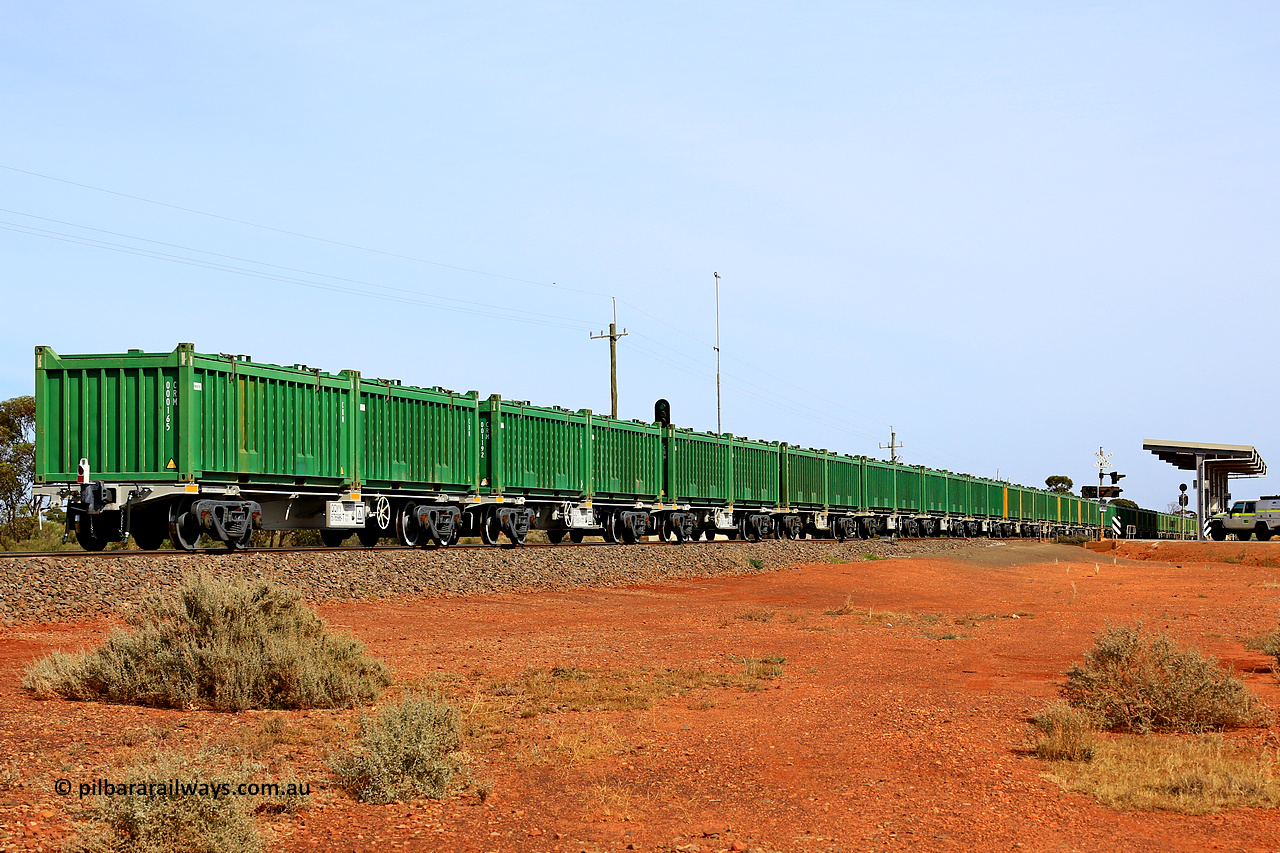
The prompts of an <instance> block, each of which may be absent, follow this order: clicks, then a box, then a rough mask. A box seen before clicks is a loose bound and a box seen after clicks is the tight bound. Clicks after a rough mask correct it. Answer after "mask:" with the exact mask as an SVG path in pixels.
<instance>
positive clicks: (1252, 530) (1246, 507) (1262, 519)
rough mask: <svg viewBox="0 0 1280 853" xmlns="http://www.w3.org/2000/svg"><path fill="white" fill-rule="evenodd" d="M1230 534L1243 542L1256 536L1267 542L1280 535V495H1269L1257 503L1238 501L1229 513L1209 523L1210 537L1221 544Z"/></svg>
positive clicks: (1220, 514) (1259, 499)
mask: <svg viewBox="0 0 1280 853" xmlns="http://www.w3.org/2000/svg"><path fill="white" fill-rule="evenodd" d="M1228 533H1233V534H1235V537H1236V538H1237V539H1239V540H1240V541H1241V542H1244V541H1246V540H1248V539H1249V538H1250V537H1252V536H1254V535H1255V534H1256V535H1257V537H1258V540H1259V541H1260V542H1266V541H1267V540H1268V539H1270V538H1271V535H1272V534H1273V533H1280V495H1268V496H1265V497H1261V498H1258V499H1257V500H1256V501H1236V502H1235V503H1234V504H1232V505H1231V509H1230V510H1229V511H1228V512H1220V513H1218V514H1217V515H1215V516H1214V517H1213V519H1212V520H1211V521H1210V522H1209V535H1210V536H1211V537H1212V538H1213V539H1215V540H1217V541H1218V542H1221V541H1222V540H1223V539H1226V538H1227V534H1228Z"/></svg>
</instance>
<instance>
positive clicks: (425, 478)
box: [356, 379, 480, 492]
mask: <svg viewBox="0 0 1280 853" xmlns="http://www.w3.org/2000/svg"><path fill="white" fill-rule="evenodd" d="M359 388H360V397H359V402H358V404H357V405H358V409H359V411H358V423H359V433H358V435H357V439H356V446H357V448H359V455H360V479H361V481H362V483H363V486H364V487H365V488H370V489H383V488H389V487H391V486H392V485H393V484H398V485H400V486H403V487H408V488H422V489H438V490H441V491H455V492H474V491H476V489H477V484H478V482H479V462H480V450H479V445H480V416H479V409H480V402H479V400H478V399H477V396H476V392H474V391H469V392H468V393H466V394H455V393H452V392H448V391H441V390H439V389H430V388H415V387H412V386H406V385H396V384H392V383H388V382H383V381H379V380H370V379H363V380H360V384H359Z"/></svg>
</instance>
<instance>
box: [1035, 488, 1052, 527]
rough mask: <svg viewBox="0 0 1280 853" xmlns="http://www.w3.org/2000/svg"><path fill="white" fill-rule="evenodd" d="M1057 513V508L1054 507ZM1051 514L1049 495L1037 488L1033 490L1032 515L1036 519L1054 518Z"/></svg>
mask: <svg viewBox="0 0 1280 853" xmlns="http://www.w3.org/2000/svg"><path fill="white" fill-rule="evenodd" d="M1056 515H1057V509H1056V508H1055V509H1054V516H1056ZM1054 516H1051V515H1050V514H1049V495H1048V494H1046V493H1045V492H1042V491H1040V490H1039V489H1036V490H1034V491H1032V492H1031V517H1032V518H1033V519H1035V520H1036V521H1048V520H1049V519H1051V518H1053V517H1054Z"/></svg>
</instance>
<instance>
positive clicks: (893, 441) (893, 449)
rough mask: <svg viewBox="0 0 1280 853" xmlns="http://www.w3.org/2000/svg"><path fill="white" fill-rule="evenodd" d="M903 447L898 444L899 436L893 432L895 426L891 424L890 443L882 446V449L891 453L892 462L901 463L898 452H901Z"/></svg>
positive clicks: (890, 459)
mask: <svg viewBox="0 0 1280 853" xmlns="http://www.w3.org/2000/svg"><path fill="white" fill-rule="evenodd" d="M902 447H903V445H901V444H899V443H898V434H897V433H896V432H894V431H893V425H892V424H890V426H889V443H888V444H882V445H880V449H881V450H887V451H889V461H890V462H901V461H902V460H901V459H900V458H899V457H898V451H899V450H901V449H902Z"/></svg>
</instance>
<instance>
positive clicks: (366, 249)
mask: <svg viewBox="0 0 1280 853" xmlns="http://www.w3.org/2000/svg"><path fill="white" fill-rule="evenodd" d="M0 169H7V170H8V171H10V172H17V173H18V174H22V175H31V176H32V177H35V178H43V179H44V180H46V181H56V182H58V183H60V184H66V185H68V186H72V187H80V188H81V189H86V190H93V191H94V192H100V193H106V194H108V195H114V196H118V197H120V198H127V199H130V200H132V201H140V202H144V203H146V204H154V205H157V206H159V207H167V208H169V209H170V210H180V211H182V212H183V213H194V214H195V215H197V216H207V217H209V218H210V219H219V220H221V221H223V222H232V223H235V224H236V225H247V226H249V227H250V228H261V229H262V230H264V231H274V232H275V233H277V234H287V235H288V236H290V237H301V238H302V239H304V240H315V241H316V242H319V243H328V244H330V245H332V246H341V247H343V248H345V249H356V250H358V251H361V252H372V253H373V254H375V255H384V256H386V257H388V258H399V259H400V260H404V261H413V262H415V263H419V264H430V265H431V266H435V267H441V268H442V269H450V270H457V271H458V272H467V273H472V274H474V275H483V276H488V277H489V278H500V279H504V280H506V281H514V282H518V283H520V284H533V285H537V286H538V287H549V288H554V289H556V290H566V291H569V292H571V293H582V294H585V295H588V296H602V295H603V294H600V293H596V292H594V291H590V290H579V289H577V288H573V287H566V286H565V285H562V284H557V283H556V282H552V283H550V284H547V283H546V282H545V281H534V280H533V279H528V278H517V277H516V276H510V275H503V274H501V273H494V272H486V271H484V270H477V269H471V268H470V267H460V266H457V265H455V264H446V263H442V262H440V261H432V260H428V259H426V258H418V257H414V256H413V255H402V254H400V253H398V252H388V251H384V250H382V249H373V248H370V247H368V246H361V245H359V244H356V243H345V242H343V241H341V240H330V239H329V238H327V237H317V236H315V235H313V234H304V233H302V232H301V231H290V230H288V229H287V228H276V227H275V226H273V225H263V224H261V223H259V222H250V221H249V220H247V219H236V218H235V217H233V216H223V215H221V214H218V213H209V212H208V211H204V210H197V209H196V208H193V207H183V206H182V205H178V204H170V203H169V202H165V201H157V200H155V199H151V198H144V197H143V196H137V195H130V194H129V193H122V192H118V191H116V190H109V189H105V188H103V187H95V186H93V185H92V184H82V183H80V182H78V181H69V180H67V179H66V178H57V177H54V176H53V175H44V174H41V173H40V172H32V171H29V170H27V169H19V168H17V167H16V166H6V165H5V164H3V163H0Z"/></svg>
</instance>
